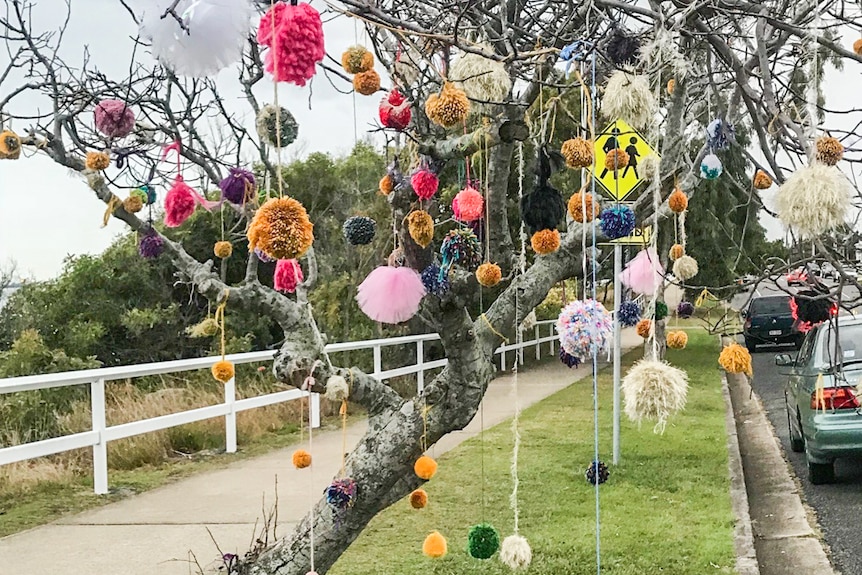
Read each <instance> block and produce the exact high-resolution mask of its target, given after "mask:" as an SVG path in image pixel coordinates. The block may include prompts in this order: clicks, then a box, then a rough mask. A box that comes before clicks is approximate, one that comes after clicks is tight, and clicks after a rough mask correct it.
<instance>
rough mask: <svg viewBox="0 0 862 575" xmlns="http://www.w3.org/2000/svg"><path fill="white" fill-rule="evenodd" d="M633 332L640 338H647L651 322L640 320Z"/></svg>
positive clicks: (650, 329)
mask: <svg viewBox="0 0 862 575" xmlns="http://www.w3.org/2000/svg"><path fill="white" fill-rule="evenodd" d="M635 331H637V334H638V335H639V336H641V337H642V338H644V339H646V338H648V337H649V334H650V332H651V331H652V320H650V319H642V320H640V321H639V322H638V324H637V326H635Z"/></svg>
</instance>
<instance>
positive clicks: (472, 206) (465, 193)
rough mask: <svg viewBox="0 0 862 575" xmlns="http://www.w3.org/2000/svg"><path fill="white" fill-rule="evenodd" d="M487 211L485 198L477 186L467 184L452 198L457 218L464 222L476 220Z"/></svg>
mask: <svg viewBox="0 0 862 575" xmlns="http://www.w3.org/2000/svg"><path fill="white" fill-rule="evenodd" d="M484 211H485V200H484V199H483V198H482V194H480V193H479V192H478V191H477V190H476V188H473V187H471V186H469V185H468V186H467V187H466V188H464V189H463V190H461V191H460V192H458V194H457V195H456V196H455V198H454V199H453V200H452V212H453V213H454V214H455V219H456V220H460V221H462V222H475V221H476V220H478V219H479V218H481V217H482V214H483V213H484Z"/></svg>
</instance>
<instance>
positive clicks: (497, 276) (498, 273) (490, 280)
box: [476, 262, 503, 287]
mask: <svg viewBox="0 0 862 575" xmlns="http://www.w3.org/2000/svg"><path fill="white" fill-rule="evenodd" d="M476 279H477V280H478V281H479V283H480V284H482V285H483V286H485V287H494V286H495V285H497V284H498V283H500V280H502V279H503V270H501V269H500V266H498V265H497V264H492V263H491V262H485V263H484V264H482V265H480V266H479V268H478V269H477V270H476Z"/></svg>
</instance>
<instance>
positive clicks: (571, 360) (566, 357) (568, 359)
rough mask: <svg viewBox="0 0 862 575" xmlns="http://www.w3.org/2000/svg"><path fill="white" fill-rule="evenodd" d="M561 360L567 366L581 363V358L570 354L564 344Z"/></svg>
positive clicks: (561, 347) (575, 365)
mask: <svg viewBox="0 0 862 575" xmlns="http://www.w3.org/2000/svg"><path fill="white" fill-rule="evenodd" d="M560 361H562V362H563V363H564V364H566V366H567V367H578V366H579V365H581V358H579V357H575V356H573V355H570V354H569V353H568V352H567V351H566V350H564V349H563V346H560Z"/></svg>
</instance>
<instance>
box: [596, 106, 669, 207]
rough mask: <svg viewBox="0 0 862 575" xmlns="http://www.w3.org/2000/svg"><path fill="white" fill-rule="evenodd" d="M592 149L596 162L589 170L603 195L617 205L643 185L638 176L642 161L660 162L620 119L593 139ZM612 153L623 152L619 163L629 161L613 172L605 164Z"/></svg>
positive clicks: (645, 143)
mask: <svg viewBox="0 0 862 575" xmlns="http://www.w3.org/2000/svg"><path fill="white" fill-rule="evenodd" d="M594 146H595V157H596V161H595V163H594V164H593V167H592V168H591V171H592V174H593V177H594V178H595V179H596V182H597V183H598V184H600V187H601V188H603V189H604V191H605V193H606V194H607V195H608V196H610V197H611V199H613V200H614V201H617V202H619V201H622V200H623V199H625V198H626V197H628V196H629V195H630V194H631V193H632V192H634V191H635V190H637V189H638V188H639V187H640V186H641V184H642V183H643V182H644V180H643V178H642V175H641V174H640V173H638V166H639V165H640V164H641V162H643V159H644V158H645V157H647V156H651V155H653V156H655V157H656V159H658V158H659V155H658V153H657V152H656V151H655V150H654V149H653V148H652V146H650V145H649V144H648V143H647V141H646V140H645V139H644V137H643V136H641V135H640V134H639V133H638V132H637V130H635V129H634V128H632V127H631V126H629V125H628V124H627V123H626V122H624V121H623V120H619V119H617V120H614V121H613V122H611V123H610V124H609V125H608V127H607V128H605V129H604V130H603V131H602V132H600V133H599V134H598V135H597V136H596V141H595V144H594ZM615 149H618V150H622V151H623V152H625V155H623V158H621V159H625V158H626V157H628V161H627V162H626V163H625V164H618V165H617V168H616V169H613V167H611V169H608V168H607V167H606V166H605V160H606V158H607V157H608V154H609V153H611V152H612V150H615ZM620 155H622V154H620Z"/></svg>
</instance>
